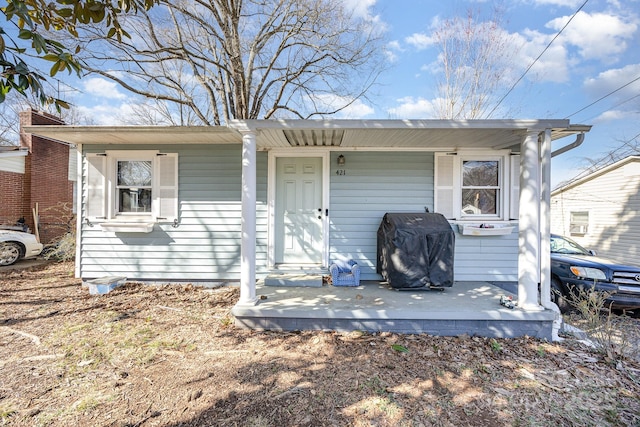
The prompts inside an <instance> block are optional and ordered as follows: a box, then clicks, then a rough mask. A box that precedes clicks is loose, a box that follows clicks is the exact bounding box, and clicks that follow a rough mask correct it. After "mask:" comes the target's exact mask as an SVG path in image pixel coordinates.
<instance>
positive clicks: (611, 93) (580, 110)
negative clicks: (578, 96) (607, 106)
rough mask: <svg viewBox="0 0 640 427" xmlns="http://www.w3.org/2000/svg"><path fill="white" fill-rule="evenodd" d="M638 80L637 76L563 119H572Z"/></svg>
mask: <svg viewBox="0 0 640 427" xmlns="http://www.w3.org/2000/svg"><path fill="white" fill-rule="evenodd" d="M638 80H640V76H638V77H636V78H635V79H633V80H631V81H630V82H628V83H626V84H624V85H622V86H620V87H619V88H618V89H616V90H613V91H611V92H609V93H608V94H606V95H604V96H602V97H600V98H598V99H597V100H595V101H593V102H592V103H591V104H589V105H587V106H586V107H584V108H581V109H579V110H578V111H576V112H575V113H573V114H570V115H568V116H567V117H565V119H568V118H570V117H572V116H575V115H576V114H578V113H580V112H582V111H584V110H586V109H587V108H589V107H591V106H592V105H594V104H596V103H598V102H600V101H602V100H603V99H605V98H607V97H609V96H611V95H613V94H614V93H616V92H618V91H619V90H622V89H624V88H625V87H627V86H629V85H630V84H631V83H635V82H637V81H638Z"/></svg>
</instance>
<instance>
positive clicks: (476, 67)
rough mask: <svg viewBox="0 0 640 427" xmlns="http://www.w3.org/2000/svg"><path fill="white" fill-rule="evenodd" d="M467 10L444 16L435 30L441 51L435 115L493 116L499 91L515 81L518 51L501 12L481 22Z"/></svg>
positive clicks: (444, 116)
mask: <svg viewBox="0 0 640 427" xmlns="http://www.w3.org/2000/svg"><path fill="white" fill-rule="evenodd" d="M479 17H480V13H477V12H473V11H471V10H469V11H468V12H467V15H466V17H464V18H462V17H454V18H450V19H446V20H443V21H441V22H440V23H439V25H438V26H437V28H436V29H435V31H434V32H433V38H434V41H435V43H436V45H437V46H438V48H439V50H440V54H439V56H438V65H439V71H440V75H441V78H440V79H439V81H438V83H437V100H436V102H435V108H436V114H437V116H438V117H439V118H442V119H483V118H489V115H490V111H491V110H490V109H491V108H492V107H493V106H495V105H496V103H497V102H498V99H497V96H496V95H497V94H498V92H500V90H501V89H502V90H503V91H506V90H507V89H508V87H509V86H510V85H511V83H512V77H511V75H512V74H513V69H514V68H516V67H517V64H515V58H516V55H517V53H518V50H519V49H520V46H518V45H517V44H516V43H515V42H514V41H513V39H512V38H511V37H510V35H509V34H508V33H507V32H505V31H504V30H503V28H502V25H501V24H502V12H501V11H500V10H499V9H494V11H493V13H492V15H491V17H489V19H487V20H480V18H479Z"/></svg>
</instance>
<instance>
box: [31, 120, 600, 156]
mask: <svg viewBox="0 0 640 427" xmlns="http://www.w3.org/2000/svg"><path fill="white" fill-rule="evenodd" d="M545 129H552V131H551V139H552V140H557V139H560V138H564V137H566V136H570V135H574V134H578V133H581V132H588V131H589V130H590V129H591V126H585V125H570V124H569V122H568V120H469V121H467V120H457V121H456V120H322V121H318V120H244V121H235V120H234V121H232V122H231V123H230V124H229V126H189V127H186V126H184V127H182V126H42V125H40V126H27V127H25V129H24V130H25V131H26V132H28V133H33V134H37V135H40V136H43V137H46V138H50V139H53V140H58V141H64V142H67V143H72V144H132V145H133V144H156V145H158V144H159V145H162V144H170V145H182V144H240V143H242V132H243V131H253V132H257V134H258V136H257V139H256V143H257V146H258V148H259V149H263V150H264V149H271V148H290V147H340V148H342V149H354V150H355V149H359V148H362V149H365V148H366V149H385V148H394V149H430V150H456V149H460V148H495V149H501V148H511V147H517V146H519V144H520V143H521V142H522V141H523V139H524V138H525V136H526V134H527V132H531V131H534V132H542V131H544V130H545Z"/></svg>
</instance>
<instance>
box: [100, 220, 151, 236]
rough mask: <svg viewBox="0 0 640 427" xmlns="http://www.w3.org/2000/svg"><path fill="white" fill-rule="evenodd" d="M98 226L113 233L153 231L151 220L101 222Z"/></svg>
mask: <svg viewBox="0 0 640 427" xmlns="http://www.w3.org/2000/svg"><path fill="white" fill-rule="evenodd" d="M100 227H102V229H103V230H104V231H112V232H114V233H151V232H152V231H153V223H152V222H120V221H118V222H103V223H102V224H100Z"/></svg>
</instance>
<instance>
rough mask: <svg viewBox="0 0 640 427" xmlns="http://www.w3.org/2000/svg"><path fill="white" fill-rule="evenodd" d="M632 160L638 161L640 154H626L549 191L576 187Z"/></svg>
mask: <svg viewBox="0 0 640 427" xmlns="http://www.w3.org/2000/svg"><path fill="white" fill-rule="evenodd" d="M632 161H636V162H637V161H640V156H628V157H625V158H624V159H620V160H618V161H617V162H615V163H612V164H610V165H608V166H605V167H603V168H601V169H597V170H595V171H593V172H591V173H590V174H588V175H586V176H583V177H582V178H580V179H576V180H575V181H572V182H569V183H567V184H565V185H563V186H562V187H558V188H556V189H555V190H553V191H552V192H551V195H552V196H554V195H556V194H559V193H562V192H564V191H567V190H569V189H571V188H573V187H576V186H578V185H580V184H583V183H585V182H587V181H590V180H592V179H594V178H597V177H599V176H601V175H604V174H606V173H608V172H610V171H612V170H614V169H617V168H619V167H620V166H623V165H625V164H627V163H630V162H632Z"/></svg>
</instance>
